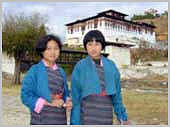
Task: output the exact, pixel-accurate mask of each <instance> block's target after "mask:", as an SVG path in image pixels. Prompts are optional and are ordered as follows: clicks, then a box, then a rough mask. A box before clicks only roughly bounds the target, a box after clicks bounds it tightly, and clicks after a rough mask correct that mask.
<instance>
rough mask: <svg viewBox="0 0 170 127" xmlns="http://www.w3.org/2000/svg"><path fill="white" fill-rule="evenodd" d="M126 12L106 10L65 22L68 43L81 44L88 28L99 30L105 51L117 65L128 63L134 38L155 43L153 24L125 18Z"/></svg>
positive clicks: (134, 44)
mask: <svg viewBox="0 0 170 127" xmlns="http://www.w3.org/2000/svg"><path fill="white" fill-rule="evenodd" d="M126 16H128V15H126V14H123V13H120V12H117V11H114V10H108V11H104V12H100V13H98V14H97V15H96V16H92V17H88V18H85V19H81V20H77V21H75V22H71V23H68V24H66V29H67V30H66V41H65V43H66V44H68V45H74V46H77V45H82V42H83V38H84V35H85V34H86V33H87V32H88V31H90V30H95V29H97V30H99V31H101V32H102V33H103V35H104V36H105V39H106V42H107V44H108V46H107V47H106V50H105V52H106V53H109V58H110V59H112V60H115V61H117V64H118V65H122V64H127V65H129V64H130V49H129V48H130V47H132V46H136V43H134V41H132V40H134V39H137V40H145V41H148V42H151V43H155V42H156V39H155V32H154V30H153V29H154V28H155V26H153V25H151V24H146V23H139V22H132V21H129V20H126V19H125V17H126Z"/></svg>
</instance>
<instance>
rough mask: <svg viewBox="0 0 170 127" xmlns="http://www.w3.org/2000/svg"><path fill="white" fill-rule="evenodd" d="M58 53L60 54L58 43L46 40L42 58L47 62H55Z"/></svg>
mask: <svg viewBox="0 0 170 127" xmlns="http://www.w3.org/2000/svg"><path fill="white" fill-rule="evenodd" d="M59 55H60V48H59V46H58V43H56V42H55V41H54V40H50V41H48V43H47V47H46V50H45V51H44V52H43V58H44V59H45V60H46V61H47V62H48V63H55V61H56V59H57V58H58V57H59Z"/></svg>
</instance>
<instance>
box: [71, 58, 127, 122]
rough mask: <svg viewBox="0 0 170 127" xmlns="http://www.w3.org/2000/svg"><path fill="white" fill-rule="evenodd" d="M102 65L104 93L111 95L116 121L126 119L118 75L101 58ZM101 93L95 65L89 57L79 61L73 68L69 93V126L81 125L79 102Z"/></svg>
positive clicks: (114, 68) (115, 70)
mask: <svg viewBox="0 0 170 127" xmlns="http://www.w3.org/2000/svg"><path fill="white" fill-rule="evenodd" d="M101 59H102V62H103V65H104V77H105V82H106V93H107V95H112V100H113V107H114V112H115V114H116V115H117V119H118V120H123V121H126V120H127V119H128V116H127V113H126V109H125V107H124V105H123V103H122V95H121V84H120V73H119V71H118V69H117V67H116V65H115V63H114V62H113V61H111V60H109V59H107V58H105V57H104V56H102V58H101ZM100 92H101V87H100V80H99V77H98V76H97V71H96V67H95V64H93V63H92V59H91V57H89V56H87V57H86V58H85V59H82V60H81V61H79V62H78V63H77V64H76V66H75V67H74V70H73V73H72V81H71V93H72V101H73V108H72V112H71V124H72V125H81V118H80V104H81V100H82V99H83V98H84V97H86V96H88V95H90V94H99V93H100Z"/></svg>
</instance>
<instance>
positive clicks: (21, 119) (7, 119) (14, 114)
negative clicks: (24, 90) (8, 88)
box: [2, 95, 30, 125]
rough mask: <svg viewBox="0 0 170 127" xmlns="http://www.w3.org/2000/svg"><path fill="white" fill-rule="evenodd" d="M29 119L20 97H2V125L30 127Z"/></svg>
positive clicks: (27, 111)
mask: <svg viewBox="0 0 170 127" xmlns="http://www.w3.org/2000/svg"><path fill="white" fill-rule="evenodd" d="M29 117H30V116H29V110H28V109H27V108H26V107H25V106H24V105H23V104H22V103H21V101H20V97H19V96H18V97H16V96H6V95H2V125H29V121H30V118H29Z"/></svg>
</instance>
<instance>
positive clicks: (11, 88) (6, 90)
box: [2, 80, 21, 96]
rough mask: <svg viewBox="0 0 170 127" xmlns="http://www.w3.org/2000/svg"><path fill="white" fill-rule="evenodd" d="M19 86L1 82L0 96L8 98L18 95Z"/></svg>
mask: <svg viewBox="0 0 170 127" xmlns="http://www.w3.org/2000/svg"><path fill="white" fill-rule="evenodd" d="M20 89H21V85H14V84H7V83H6V82H5V81H4V80H2V94H3V95H8V96H18V95H20Z"/></svg>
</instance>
